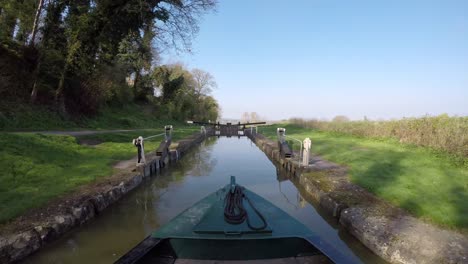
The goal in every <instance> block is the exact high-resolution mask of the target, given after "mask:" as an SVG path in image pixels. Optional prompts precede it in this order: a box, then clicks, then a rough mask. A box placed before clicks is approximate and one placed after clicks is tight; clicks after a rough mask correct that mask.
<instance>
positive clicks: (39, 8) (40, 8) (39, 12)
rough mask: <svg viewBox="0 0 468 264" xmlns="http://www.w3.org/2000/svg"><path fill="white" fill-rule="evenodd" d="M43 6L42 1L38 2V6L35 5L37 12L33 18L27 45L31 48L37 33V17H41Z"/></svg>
mask: <svg viewBox="0 0 468 264" xmlns="http://www.w3.org/2000/svg"><path fill="white" fill-rule="evenodd" d="M43 5H44V0H39V4H38V5H37V10H36V16H35V17H34V23H33V28H32V33H31V42H30V43H29V45H31V47H33V46H34V39H35V38H36V33H37V25H38V24H39V17H40V16H41V11H42V6H43Z"/></svg>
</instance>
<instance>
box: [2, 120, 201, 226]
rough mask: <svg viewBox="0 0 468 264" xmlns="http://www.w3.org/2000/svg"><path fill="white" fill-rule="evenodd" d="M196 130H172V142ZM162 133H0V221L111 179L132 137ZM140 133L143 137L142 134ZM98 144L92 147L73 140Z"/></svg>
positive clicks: (152, 143) (150, 144) (128, 154)
mask: <svg viewBox="0 0 468 264" xmlns="http://www.w3.org/2000/svg"><path fill="white" fill-rule="evenodd" d="M196 131H198V129H197V128H194V127H181V128H177V127H175V131H174V134H173V140H178V139H181V138H184V137H186V136H188V135H191V134H193V133H194V132H196ZM162 132H163V130H162V129H159V130H145V131H144V132H142V131H138V132H127V133H108V134H96V135H88V136H83V137H81V138H79V139H76V138H74V137H71V136H56V135H42V134H10V133H0V144H1V146H2V148H1V150H0V223H5V222H7V221H8V220H10V219H12V218H14V217H16V216H19V215H21V214H23V213H24V212H26V211H27V210H28V209H31V208H36V207H39V206H42V205H44V204H45V203H47V202H48V201H50V200H51V199H54V198H56V197H59V196H61V195H64V194H65V193H67V192H70V191H73V190H74V189H76V188H77V187H78V186H81V185H84V184H89V183H93V182H95V181H96V180H98V179H100V178H104V177H108V176H110V175H112V173H113V168H112V165H113V164H114V163H116V162H117V161H120V160H126V159H130V158H132V157H134V156H136V148H135V147H134V146H133V145H132V144H131V140H132V138H136V137H137V136H140V135H142V136H144V137H146V136H150V135H154V134H160V133H162ZM142 133H143V134H142ZM82 139H88V140H98V141H100V142H102V143H101V144H99V145H96V146H85V145H80V144H78V140H82ZM161 139H162V138H161V137H158V138H154V140H148V141H146V142H145V151H146V152H149V151H152V150H153V151H154V150H155V149H156V147H157V146H159V143H160V141H161Z"/></svg>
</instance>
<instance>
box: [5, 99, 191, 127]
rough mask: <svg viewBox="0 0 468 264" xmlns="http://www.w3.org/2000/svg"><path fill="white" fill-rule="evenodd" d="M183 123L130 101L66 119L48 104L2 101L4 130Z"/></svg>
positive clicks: (157, 125) (155, 125)
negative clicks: (93, 114)
mask: <svg viewBox="0 0 468 264" xmlns="http://www.w3.org/2000/svg"><path fill="white" fill-rule="evenodd" d="M168 124H171V125H183V123H182V122H180V121H174V120H169V119H165V118H164V116H161V114H160V113H157V112H155V109H154V107H151V106H146V105H138V104H126V105H123V106H121V107H103V108H102V109H101V111H100V113H99V114H98V115H96V116H94V117H92V118H91V117H74V118H68V119H64V118H62V117H61V116H60V115H58V114H57V113H56V112H54V111H51V110H50V109H48V108H47V107H45V106H40V105H34V106H31V105H28V104H24V103H23V104H21V103H14V102H10V103H5V102H3V103H1V104H0V131H41V130H84V129H98V130H99V129H135V128H162V127H164V125H168Z"/></svg>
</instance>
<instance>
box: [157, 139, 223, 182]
mask: <svg viewBox="0 0 468 264" xmlns="http://www.w3.org/2000/svg"><path fill="white" fill-rule="evenodd" d="M216 141H217V138H216V137H208V138H206V139H205V140H204V141H203V142H202V143H201V144H200V145H197V146H195V147H193V148H192V149H190V150H189V151H188V152H187V153H186V154H185V155H184V156H183V157H182V158H181V159H180V160H179V161H178V162H177V163H176V164H175V165H170V166H169V167H168V168H165V169H163V170H162V171H161V175H159V176H158V178H159V179H157V180H156V181H155V183H154V185H160V187H159V188H165V187H167V186H168V185H169V183H170V182H173V181H181V180H182V179H183V178H184V177H185V176H186V175H193V176H202V175H208V174H209V173H210V171H211V170H212V169H213V167H214V166H215V165H216V162H217V161H216V159H215V158H213V157H212V156H211V155H210V153H211V151H212V150H213V145H214V144H215V143H216Z"/></svg>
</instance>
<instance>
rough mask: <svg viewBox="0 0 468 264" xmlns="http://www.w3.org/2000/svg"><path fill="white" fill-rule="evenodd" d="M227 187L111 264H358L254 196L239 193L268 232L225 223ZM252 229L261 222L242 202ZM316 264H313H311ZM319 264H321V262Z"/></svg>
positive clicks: (180, 215)
mask: <svg viewBox="0 0 468 264" xmlns="http://www.w3.org/2000/svg"><path fill="white" fill-rule="evenodd" d="M230 189H231V185H227V186H226V187H224V188H221V189H220V190H218V191H216V192H214V193H212V194H210V195H208V196H207V197H205V198H204V199H202V200H200V201H199V202H197V203H196V204H194V205H193V206H192V207H190V208H188V209H187V210H185V211H184V212H182V213H181V214H179V215H178V216H176V217H175V218H174V219H172V220H171V221H170V222H169V223H167V224H166V225H164V226H162V227H161V228H160V229H158V230H157V231H155V232H154V233H152V234H151V235H150V236H149V237H147V238H146V239H145V240H144V241H142V242H141V243H140V244H139V245H137V246H136V247H135V248H134V249H132V250H131V251H130V252H128V253H127V254H126V255H124V256H123V257H122V258H120V259H119V260H118V261H117V262H116V263H119V264H122V263H174V261H175V260H176V259H192V260H218V261H227V260H262V259H286V258H297V257H306V256H322V257H323V258H322V259H325V260H327V261H329V262H330V263H359V262H360V261H359V260H357V259H356V258H355V257H354V256H349V255H344V254H341V253H340V252H339V251H337V250H336V249H335V248H334V247H333V245H330V244H328V243H327V242H326V241H324V240H322V239H321V238H320V237H318V236H317V235H316V234H314V233H313V232H312V231H311V230H310V229H308V228H307V227H305V226H304V225H303V224H301V223H300V222H299V221H297V220H296V219H294V218H293V217H291V216H290V215H288V214H287V213H286V212H284V211H283V210H281V209H279V208H278V207H276V206H274V205H273V204H271V203H270V202H268V201H267V200H265V199H263V198H262V197H260V196H259V195H257V194H255V193H254V192H251V191H249V190H247V189H244V194H245V196H247V197H248V198H249V199H250V201H251V202H252V204H253V205H254V206H255V208H256V209H257V210H258V211H259V212H260V213H261V214H262V215H263V216H264V218H265V219H266V221H267V226H266V227H265V228H263V229H261V230H252V229H251V228H250V227H249V226H248V225H247V223H246V221H244V222H243V223H241V224H235V225H234V224H229V223H227V222H226V221H225V219H224V206H225V201H224V199H225V196H226V194H227V193H228V192H229V191H230ZM243 204H244V207H245V209H246V211H247V214H248V217H249V220H250V222H251V225H252V226H260V225H261V223H262V222H261V219H260V217H259V216H258V215H257V214H256V213H255V210H254V208H252V207H251V206H250V204H249V203H246V202H244V203H243ZM312 263H315V262H312ZM320 263H322V261H320Z"/></svg>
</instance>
